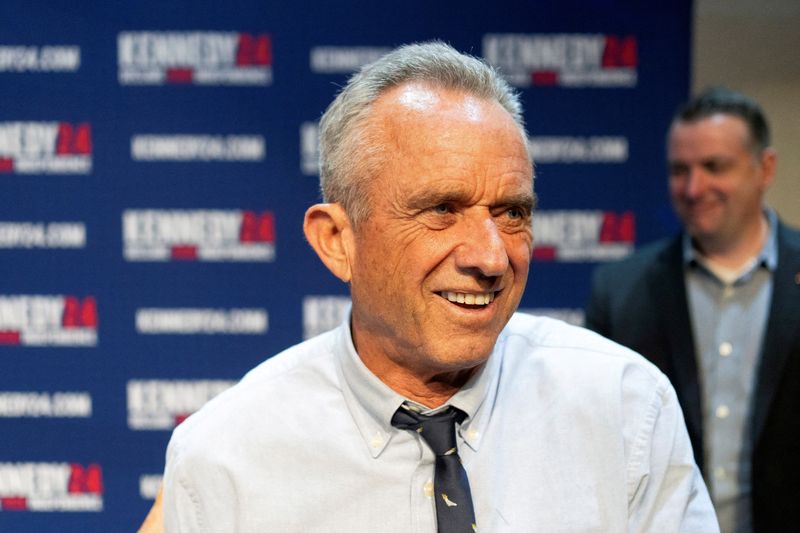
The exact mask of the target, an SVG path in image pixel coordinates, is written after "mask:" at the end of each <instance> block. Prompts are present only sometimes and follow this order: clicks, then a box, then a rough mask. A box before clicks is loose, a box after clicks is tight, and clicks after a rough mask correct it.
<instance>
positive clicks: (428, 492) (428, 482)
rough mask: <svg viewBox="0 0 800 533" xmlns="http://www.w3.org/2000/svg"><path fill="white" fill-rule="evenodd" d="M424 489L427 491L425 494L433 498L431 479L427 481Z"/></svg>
mask: <svg viewBox="0 0 800 533" xmlns="http://www.w3.org/2000/svg"><path fill="white" fill-rule="evenodd" d="M422 490H423V491H425V496H427V497H428V498H433V482H432V481H431V480H430V479H429V480H428V481H426V482H425V485H424V486H423V487H422Z"/></svg>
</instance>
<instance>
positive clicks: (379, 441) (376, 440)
mask: <svg viewBox="0 0 800 533" xmlns="http://www.w3.org/2000/svg"><path fill="white" fill-rule="evenodd" d="M369 444H370V446H372V447H373V448H376V449H377V448H380V447H381V446H383V437H382V436H381V434H380V433H375V435H373V437H372V440H371V441H370V442H369Z"/></svg>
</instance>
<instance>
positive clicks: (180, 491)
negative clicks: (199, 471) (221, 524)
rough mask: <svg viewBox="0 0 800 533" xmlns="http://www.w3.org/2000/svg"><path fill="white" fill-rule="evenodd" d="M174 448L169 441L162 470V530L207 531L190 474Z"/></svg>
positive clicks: (179, 531)
mask: <svg viewBox="0 0 800 533" xmlns="http://www.w3.org/2000/svg"><path fill="white" fill-rule="evenodd" d="M175 448H176V446H174V443H172V442H171V443H170V445H169V447H168V449H167V466H166V469H165V471H164V532H165V533H189V532H192V533H194V532H204V531H207V528H206V527H205V521H204V520H203V514H202V513H203V507H202V505H201V504H200V499H199V496H198V494H197V493H196V491H195V490H194V489H193V488H192V485H191V479H190V476H189V475H188V472H186V471H185V469H184V468H183V466H184V465H183V463H182V461H181V460H180V459H179V457H178V453H177V451H176V449H175Z"/></svg>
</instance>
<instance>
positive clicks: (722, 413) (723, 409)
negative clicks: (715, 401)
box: [714, 405, 731, 418]
mask: <svg viewBox="0 0 800 533" xmlns="http://www.w3.org/2000/svg"><path fill="white" fill-rule="evenodd" d="M714 413H715V414H716V415H717V418H728V415H729V414H731V410H730V409H728V406H727V405H720V406H719V407H717V409H716V410H715V411H714Z"/></svg>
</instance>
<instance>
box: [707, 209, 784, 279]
mask: <svg viewBox="0 0 800 533" xmlns="http://www.w3.org/2000/svg"><path fill="white" fill-rule="evenodd" d="M768 233H769V223H768V222H767V219H766V217H765V216H764V215H763V214H762V215H761V216H759V217H758V220H757V222H756V223H754V224H751V225H750V227H749V228H748V230H747V231H745V232H743V233H741V234H739V235H737V236H736V237H735V238H734V239H730V240H724V241H723V240H713V239H703V240H699V239H695V240H694V244H695V246H696V247H697V250H698V251H699V252H700V254H701V255H702V256H703V258H704V259H705V260H706V261H708V262H710V263H713V264H714V265H718V266H720V267H723V268H725V269H730V270H739V269H741V268H743V267H744V266H745V265H747V264H748V263H750V262H751V261H752V260H753V258H755V257H756V256H757V255H758V253H759V252H760V251H761V249H762V248H763V247H764V243H765V242H766V240H767V234H768Z"/></svg>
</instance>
